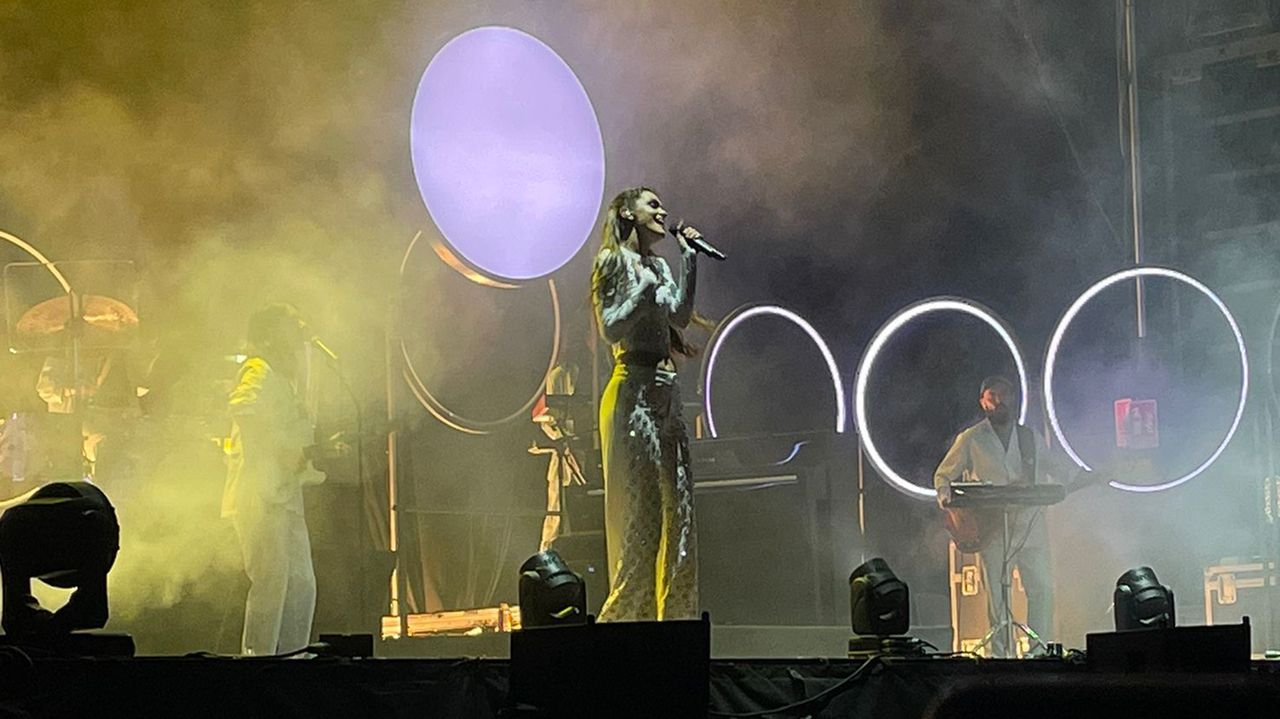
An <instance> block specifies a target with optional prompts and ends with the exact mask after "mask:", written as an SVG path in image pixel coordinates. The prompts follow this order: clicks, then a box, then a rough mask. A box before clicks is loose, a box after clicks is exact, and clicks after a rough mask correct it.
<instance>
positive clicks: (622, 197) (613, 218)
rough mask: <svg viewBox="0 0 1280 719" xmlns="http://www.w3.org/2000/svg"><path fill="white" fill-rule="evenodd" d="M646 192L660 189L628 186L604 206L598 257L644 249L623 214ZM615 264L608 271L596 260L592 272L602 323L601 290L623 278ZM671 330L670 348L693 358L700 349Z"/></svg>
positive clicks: (593, 295)
mask: <svg viewBox="0 0 1280 719" xmlns="http://www.w3.org/2000/svg"><path fill="white" fill-rule="evenodd" d="M646 191H647V192H653V193H654V194H655V195H656V194H657V192H655V191H654V190H653V189H652V188H650V187H644V186H640V187H629V188H627V189H625V190H623V191H622V192H619V193H618V195H617V196H616V197H614V198H613V200H612V201H611V202H610V203H609V206H608V208H606V209H605V213H604V226H603V227H601V229H600V252H599V253H597V255H596V256H597V257H599V255H600V254H602V253H604V252H605V251H606V250H608V251H612V252H618V251H620V250H621V249H622V248H623V247H626V248H627V249H629V250H631V251H633V252H636V253H639V252H641V247H640V242H639V240H638V239H637V238H636V233H635V229H636V223H635V221H634V220H628V219H627V218H625V217H623V216H622V209H623V208H624V207H632V206H634V205H635V203H636V200H638V199H640V195H641V194H643V193H645V192H646ZM650 254H652V251H650ZM616 267H617V269H615V270H614V271H613V272H612V273H608V274H606V273H605V272H603V271H602V269H601V265H600V263H599V262H596V263H595V268H594V269H593V270H592V272H591V301H592V304H593V306H596V312H595V315H596V318H597V319H596V321H597V322H599V317H600V312H599V307H598V306H597V305H598V304H599V302H600V299H599V298H600V295H601V291H602V289H603V288H604V287H608V286H610V285H614V284H616V283H617V282H619V281H620V280H621V276H620V274H621V273H622V272H624V271H625V268H624V267H623V266H622V265H617V266H616ZM693 321H694V322H696V323H697V324H699V325H703V324H704V323H706V322H707V320H705V319H704V318H702V317H698V316H697V315H696V313H695V315H694V319H693ZM596 329H597V330H598V331H600V332H601V333H602V334H603V328H601V327H597V328H596ZM668 329H669V330H670V332H671V351H672V352H673V353H675V354H679V355H683V356H685V357H693V356H694V355H696V354H698V350H699V348H698V347H697V346H696V345H694V344H692V343H690V342H688V341H686V340H685V338H684V334H683V333H682V332H681V331H680V330H678V329H676V328H675V327H668Z"/></svg>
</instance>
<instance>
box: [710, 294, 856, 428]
mask: <svg viewBox="0 0 1280 719" xmlns="http://www.w3.org/2000/svg"><path fill="white" fill-rule="evenodd" d="M760 315H772V316H774V317H781V318H782V319H784V320H787V321H788V322H791V323H792V324H794V325H795V326H797V327H799V328H800V329H802V330H804V333H805V334H807V335H809V339H811V340H813V344H814V345H816V346H817V348H818V351H819V352H821V353H822V359H823V360H824V361H825V362H826V363H827V371H828V372H830V373H831V387H832V389H834V390H835V393H836V420H835V429H836V432H837V433H839V432H843V431H844V425H845V407H844V386H843V385H842V384H841V383H840V370H839V368H838V367H836V359H835V357H833V356H832V355H831V348H830V347H828V346H827V342H826V340H824V339H822V335H820V334H818V331H817V330H816V329H814V328H813V325H811V324H809V323H808V322H807V321H806V320H805V319H804V318H803V317H801V316H800V315H798V314H796V313H795V312H792V311H791V310H789V309H786V308H785V307H777V306H774V305H756V304H751V305H744V306H742V307H739V308H738V309H736V310H734V311H733V312H731V313H730V314H729V316H728V317H725V318H724V320H722V321H721V322H720V326H719V327H716V331H715V333H714V334H713V335H712V336H711V342H710V345H709V346H708V347H707V352H706V354H705V355H704V359H703V362H702V412H703V416H704V417H706V420H707V432H708V433H709V434H710V435H711V436H712V437H716V436H717V435H716V420H715V416H714V415H713V414H712V413H711V378H712V376H713V374H714V373H715V370H716V358H717V357H719V355H720V347H721V345H723V344H724V341H725V340H726V339H728V338H729V334H730V333H732V332H733V330H734V328H735V327H737V326H738V325H740V324H742V323H743V322H745V321H747V320H748V319H751V318H752V317H757V316H760Z"/></svg>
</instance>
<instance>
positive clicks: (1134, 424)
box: [1115, 397, 1160, 449]
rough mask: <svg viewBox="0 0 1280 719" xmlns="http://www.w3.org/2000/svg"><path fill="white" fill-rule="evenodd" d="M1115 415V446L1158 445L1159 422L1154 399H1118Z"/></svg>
mask: <svg viewBox="0 0 1280 719" xmlns="http://www.w3.org/2000/svg"><path fill="white" fill-rule="evenodd" d="M1115 415H1116V446H1117V447H1120V448H1121V449H1155V448H1156V447H1159V446H1160V422H1159V416H1158V415H1157V413H1156V401H1155V400H1154V399H1130V398H1128V397H1125V398H1124V399H1118V400H1116V403H1115Z"/></svg>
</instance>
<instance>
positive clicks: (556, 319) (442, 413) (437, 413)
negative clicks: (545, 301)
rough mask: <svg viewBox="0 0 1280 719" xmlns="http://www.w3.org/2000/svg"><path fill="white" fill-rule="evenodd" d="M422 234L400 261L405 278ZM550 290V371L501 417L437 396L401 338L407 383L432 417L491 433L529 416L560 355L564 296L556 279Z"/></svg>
mask: <svg viewBox="0 0 1280 719" xmlns="http://www.w3.org/2000/svg"><path fill="white" fill-rule="evenodd" d="M421 237H422V232H418V233H417V234H415V235H414V236H413V239H412V240H410V241H409V246H408V247H407V248H406V249H405V251H404V257H403V258H402V259H401V261H400V276H401V278H402V279H403V277H404V274H405V267H406V266H407V265H408V262H409V254H410V253H411V252H413V248H414V246H415V245H417V244H418V240H419V239H420V238H421ZM547 290H548V292H549V293H550V294H551V317H552V321H553V329H552V336H551V358H550V359H549V360H548V362H547V371H546V372H544V373H543V375H542V381H541V382H539V383H538V389H537V390H536V391H534V393H533V396H532V397H530V398H529V401H527V402H525V403H524V404H523V405H522V406H521V407H520V409H517V410H516V411H514V412H512V413H511V414H509V415H507V416H506V417H503V418H502V419H498V420H476V419H468V418H467V417H464V416H462V415H460V414H458V413H457V412H454V411H453V410H451V409H449V408H448V407H446V406H445V404H444V403H443V402H441V401H440V400H439V399H437V398H436V396H435V395H433V394H432V393H431V390H429V389H428V388H427V385H426V383H425V382H423V381H422V377H421V376H419V375H418V371H417V369H416V368H414V366H413V360H412V359H410V358H409V348H408V346H407V345H405V342H404V338H401V339H400V356H401V357H402V358H403V360H404V368H403V371H402V375H403V376H404V381H405V384H407V385H409V390H410V391H411V392H413V396H414V397H415V398H416V399H417V400H418V403H419V404H421V405H422V406H423V408H424V409H426V410H427V412H430V413H431V416H432V417H435V418H436V419H438V420H440V422H441V423H442V424H444V425H445V426H447V427H450V428H452V429H456V430H458V431H459V432H464V433H466V434H489V433H490V432H491V431H493V430H494V429H497V428H498V427H500V426H502V425H504V424H509V423H511V422H514V421H516V420H517V419H520V417H522V416H526V415H527V414H528V413H529V410H530V409H531V408H532V407H533V405H534V403H536V402H537V401H538V399H539V398H540V397H542V393H543V391H544V389H545V387H546V385H547V378H548V377H549V376H551V371H552V370H553V369H555V366H556V362H558V361H559V357H560V296H559V294H558V293H557V292H556V283H555V280H552V279H548V280H547Z"/></svg>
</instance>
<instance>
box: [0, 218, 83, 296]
mask: <svg viewBox="0 0 1280 719" xmlns="http://www.w3.org/2000/svg"><path fill="white" fill-rule="evenodd" d="M0 240H4V241H6V242H8V243H10V244H12V245H14V246H16V247H17V248H18V249H20V250H22V251H23V252H26V253H27V254H28V255H31V256H32V257H33V258H35V261H36V262H39V263H40V264H41V265H42V266H44V268H45V269H46V270H48V271H49V274H51V275H53V279H54V280H56V281H57V283H58V286H59V287H61V288H62V291H63V292H70V291H71V283H70V282H67V278H66V277H64V276H63V275H62V272H61V271H59V270H58V266H57V265H56V264H54V263H53V262H51V261H49V258H48V257H45V256H44V254H43V253H42V252H40V250H37V249H36V248H34V247H32V246H31V245H30V244H28V243H27V242H26V241H25V240H23V239H22V238H21V237H18V236H17V235H11V234H9V233H8V232H5V231H4V230H0Z"/></svg>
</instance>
